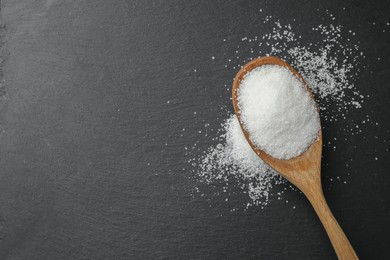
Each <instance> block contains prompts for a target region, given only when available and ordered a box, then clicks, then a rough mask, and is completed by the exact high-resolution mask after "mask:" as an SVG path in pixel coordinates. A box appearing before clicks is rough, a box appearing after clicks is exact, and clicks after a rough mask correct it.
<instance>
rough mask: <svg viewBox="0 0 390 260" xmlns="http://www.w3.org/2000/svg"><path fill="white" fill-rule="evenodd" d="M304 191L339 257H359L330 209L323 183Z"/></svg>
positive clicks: (347, 259) (344, 259) (345, 259)
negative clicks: (323, 190)
mask: <svg viewBox="0 0 390 260" xmlns="http://www.w3.org/2000/svg"><path fill="white" fill-rule="evenodd" d="M304 193H305V195H306V197H307V198H308V199H309V201H310V203H311V204H312V206H313V208H314V210H315V211H316V213H317V215H318V217H319V218H320V220H321V223H322V225H323V226H324V228H325V230H326V233H327V234H328V236H329V239H330V242H331V243H332V245H333V248H334V250H335V251H336V255H337V257H338V259H342V260H349V259H352V260H354V259H359V258H358V256H357V255H356V253H355V250H354V249H353V247H352V245H351V243H350V242H349V240H348V238H347V236H346V235H345V234H344V232H343V230H342V229H341V227H340V225H339V224H338V223H337V220H336V218H335V217H334V216H333V214H332V212H331V210H330V209H329V206H328V204H327V203H326V200H325V197H324V194H323V192H322V188H321V183H319V185H314V187H312V189H309V190H307V191H305V192H304Z"/></svg>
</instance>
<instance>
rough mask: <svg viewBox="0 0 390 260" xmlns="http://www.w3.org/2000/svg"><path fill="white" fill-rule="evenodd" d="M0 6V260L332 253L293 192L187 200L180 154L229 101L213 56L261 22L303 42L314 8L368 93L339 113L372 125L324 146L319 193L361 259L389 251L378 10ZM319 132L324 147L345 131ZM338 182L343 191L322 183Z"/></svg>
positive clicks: (383, 18) (301, 4) (263, 4)
mask: <svg viewBox="0 0 390 260" xmlns="http://www.w3.org/2000/svg"><path fill="white" fill-rule="evenodd" d="M1 6H2V22H3V24H5V25H6V43H5V44H4V45H3V47H2V48H3V50H2V56H3V58H4V57H7V60H6V61H5V62H3V64H2V72H3V74H4V78H5V80H6V82H5V87H6V91H7V93H8V96H9V100H8V102H7V103H6V104H5V105H4V107H3V109H2V111H1V113H0V124H1V125H2V126H3V128H4V133H3V135H2V139H1V141H0V167H1V168H0V169H1V170H0V221H1V231H0V236H1V242H0V258H1V259H334V258H335V254H334V252H333V249H332V247H331V245H330V242H329V241H328V238H327V236H326V234H325V232H324V230H323V228H322V226H321V225H320V222H319V220H318V219H317V217H316V215H315V214H314V211H313V210H312V208H311V207H310V205H309V203H308V202H307V201H306V200H305V198H304V197H303V195H301V194H299V193H298V192H294V191H288V192H287V193H286V194H285V197H287V198H288V200H289V201H290V203H293V204H294V205H296V209H295V210H292V208H291V206H290V205H289V204H287V203H285V202H284V201H283V202H279V201H273V203H271V204H270V205H269V206H267V207H266V208H265V209H263V210H260V209H259V208H258V207H251V208H249V209H248V210H247V211H238V212H230V211H229V209H230V208H231V207H232V206H235V205H239V204H242V203H243V201H244V199H243V198H241V197H240V196H237V198H236V199H234V200H233V201H231V202H230V203H231V204H230V205H229V204H226V203H222V201H219V199H218V197H217V198H213V200H212V201H210V200H206V199H202V198H199V197H196V198H191V197H190V196H189V194H190V191H191V188H192V187H193V186H194V183H193V182H192V180H191V179H190V177H191V172H190V171H189V170H187V167H188V163H187V159H188V158H186V157H185V155H184V147H185V146H191V145H192V144H193V143H194V142H196V141H198V142H199V145H200V146H204V147H205V148H207V147H208V146H209V145H210V144H209V143H208V140H209V139H206V138H204V139H202V138H203V137H199V135H198V131H199V129H201V128H202V127H203V125H204V121H207V122H211V127H214V128H217V127H218V126H219V125H220V123H222V122H223V120H224V118H225V115H224V114H223V112H222V111H221V110H220V109H219V107H220V106H222V105H226V106H230V100H229V97H228V94H227V93H226V91H225V90H224V89H225V88H224V87H223V85H224V84H230V83H231V79H232V77H233V76H234V75H235V73H236V71H234V70H232V69H226V68H225V67H224V63H223V61H222V60H220V59H218V57H221V56H224V55H226V53H230V52H232V51H233V50H234V49H235V44H234V43H235V41H236V42H239V41H240V40H241V37H243V36H247V35H251V34H256V33H258V31H259V30H261V28H262V27H261V26H264V25H262V24H261V23H260V20H261V19H263V18H264V17H265V16H266V15H273V16H276V17H278V18H279V19H280V20H281V21H282V22H283V23H289V22H291V21H292V20H293V19H296V21H295V24H298V25H299V26H298V27H297V28H298V32H299V33H301V34H303V35H305V36H306V37H307V41H308V42H309V41H310V31H309V28H311V26H313V25H314V24H319V23H321V22H322V21H323V19H325V18H324V14H325V13H326V10H329V12H330V13H332V14H333V15H334V16H335V17H336V21H335V23H338V24H341V25H343V26H344V28H345V29H346V30H348V29H353V30H354V31H355V32H356V38H357V39H358V40H359V41H360V47H361V49H362V50H363V51H364V53H365V54H366V56H367V59H366V62H367V69H365V70H364V71H363V72H362V74H361V76H360V77H359V78H358V79H357V88H358V89H359V90H360V91H361V92H362V93H363V94H364V95H367V94H369V95H370V96H371V98H369V99H366V100H365V103H364V106H363V108H362V110H356V111H354V112H352V114H351V115H350V120H354V121H355V120H359V119H361V118H362V117H363V115H365V114H370V115H371V118H372V120H374V121H375V122H378V126H373V125H367V126H365V127H364V129H363V130H364V134H362V135H356V136H351V137H350V138H349V140H348V141H338V142H337V143H336V144H337V147H338V149H337V150H336V151H334V152H333V151H331V148H329V147H325V148H324V167H323V176H324V178H323V180H324V183H323V185H324V188H325V195H326V197H327V200H328V202H329V205H330V207H331V208H332V210H333V212H334V215H335V216H336V217H337V219H338V220H339V222H340V224H341V226H342V227H343V228H344V230H345V232H346V234H347V235H348V237H349V238H350V240H351V243H352V244H353V245H354V247H355V249H356V251H357V253H358V255H359V256H360V257H361V259H388V258H389V252H388V248H387V247H388V245H389V243H390V239H389V237H390V236H389V234H390V222H389V219H390V206H389V205H390V189H389V188H388V187H389V185H390V175H389V172H388V169H389V161H390V158H389V153H388V151H387V150H386V149H388V147H389V145H388V142H389V141H388V137H389V133H388V131H389V121H388V119H389V118H390V117H389V114H390V112H389V97H390V96H389V91H390V90H389V89H390V86H389V81H390V59H389V57H390V53H389V50H390V48H389V47H390V46H389V42H390V37H389V32H390V27H389V26H387V25H386V23H388V22H390V18H389V13H390V3H389V1H376V2H367V1H344V2H341V1H333V0H332V1H318V0H317V1H214V2H211V1H198V2H184V1H164V2H163V1H125V0H114V1H103V0H96V1H76V0H67V1H59V0H47V1H43V0H7V1H4V0H3V1H1ZM343 8H345V9H343ZM259 9H262V10H263V12H262V14H260V13H259V12H258V10H259ZM373 23H375V24H373ZM383 29H385V30H386V32H385V33H384V32H383ZM224 38H226V39H229V43H230V44H231V45H229V44H224V45H222V44H221V40H222V39H224ZM212 56H216V57H217V59H216V60H212V59H211V58H210V57H212ZM378 57H380V60H378ZM194 68H197V73H194ZM168 100H169V101H171V102H170V104H169V105H168V104H167V101H168ZM194 111H197V114H196V115H194V113H193V112H194ZM324 124H325V127H326V131H325V132H324V138H325V140H324V141H325V142H326V139H327V138H330V137H331V136H335V135H336V134H337V132H338V131H339V129H342V127H343V124H344V123H343V122H339V123H333V124H329V123H324ZM183 128H186V129H187V130H186V133H185V135H184V136H183V137H181V136H180V135H181V134H182V131H181V130H182V129H183ZM199 138H201V139H199ZM165 143H168V146H165ZM375 157H378V160H377V161H376V160H374V158H375ZM351 160H352V161H351ZM346 161H349V167H346V166H345V162H346ZM183 168H186V170H183ZM348 174H349V175H348ZM335 176H342V177H344V178H346V179H347V180H348V183H347V184H346V185H341V184H333V186H332V188H331V189H329V188H328V187H329V186H330V185H332V183H330V181H329V178H331V177H335Z"/></svg>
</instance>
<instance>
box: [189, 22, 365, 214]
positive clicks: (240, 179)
mask: <svg viewBox="0 0 390 260" xmlns="http://www.w3.org/2000/svg"><path fill="white" fill-rule="evenodd" d="M328 15H329V16H330V17H331V18H332V20H334V17H333V16H332V14H328ZM263 23H268V24H270V23H271V24H273V28H272V30H271V31H270V32H268V33H264V34H262V35H257V36H251V37H242V39H241V43H240V44H238V45H237V47H236V49H235V51H234V53H233V54H227V56H228V57H227V58H226V64H225V68H230V69H233V70H234V71H237V70H238V69H239V68H241V67H242V66H243V65H244V64H245V63H247V62H248V61H250V60H252V59H255V58H257V57H261V56H268V55H272V56H277V57H279V58H282V59H285V60H286V61H287V62H289V63H290V64H291V65H292V66H293V67H294V68H295V69H296V70H297V71H298V72H299V73H300V74H301V75H302V76H303V77H304V79H305V80H306V82H307V84H308V86H309V87H310V88H311V90H312V92H313V94H314V96H315V98H316V101H317V103H318V106H319V109H320V114H321V117H322V119H323V120H324V121H327V122H332V121H344V124H343V125H345V128H344V129H340V130H342V131H343V132H344V133H346V134H350V135H354V134H359V133H361V132H362V130H361V128H359V126H358V125H359V124H364V123H367V122H370V118H369V115H366V116H365V118H364V120H363V121H362V122H352V125H351V123H349V121H350V120H348V113H349V111H351V110H356V109H360V108H361V107H362V104H363V101H364V98H365V97H364V96H363V95H361V94H360V93H359V91H358V90H357V89H356V88H355V86H354V79H355V78H357V76H358V74H359V72H360V69H363V68H364V66H363V65H362V61H363V59H364V58H365V56H364V54H363V52H361V51H360V50H359V46H358V43H353V42H354V41H352V40H351V39H350V38H348V37H349V35H352V34H353V33H352V31H349V32H345V31H343V28H342V26H340V25H333V24H327V25H323V24H322V25H318V26H316V27H313V28H312V33H311V34H313V33H316V37H317V38H318V40H317V41H316V42H311V43H309V44H305V43H304V41H303V40H302V36H301V35H297V34H296V33H295V32H294V27H293V25H291V24H286V25H283V24H281V23H280V22H279V21H278V20H275V19H273V18H272V17H270V16H267V17H265V19H264V20H263ZM313 38H315V37H313ZM222 42H223V43H224V44H229V45H231V43H229V41H228V40H227V39H223V40H222ZM346 43H348V44H346ZM235 44H236V43H235ZM213 57H214V56H213ZM214 59H218V57H215V58H214ZM214 59H213V60H214ZM225 88H226V90H227V91H228V92H229V93H230V89H231V87H230V82H229V84H226V85H225ZM229 97H230V94H228V93H227V94H226V99H228V98H229ZM223 110H224V111H226V114H227V119H226V121H225V123H224V124H222V127H221V129H220V130H219V135H218V136H217V137H215V138H213V139H212V140H219V144H217V145H213V146H210V147H209V148H208V149H206V150H201V149H200V148H196V144H195V145H194V148H193V149H192V151H190V152H188V155H189V156H190V157H191V158H190V159H189V163H190V164H191V165H192V167H193V173H194V176H195V179H196V180H197V183H198V184H197V185H196V187H195V191H196V192H198V194H201V195H202V196H203V195H205V192H204V190H202V187H203V186H204V185H206V187H207V186H208V187H211V188H212V189H214V190H215V194H216V195H220V194H221V192H222V193H223V194H226V196H227V197H228V195H229V194H231V193H235V192H236V190H237V188H232V186H231V184H230V183H231V182H232V180H233V182H234V183H237V185H236V186H235V187H238V188H239V193H241V194H247V197H248V200H247V203H246V204H245V206H244V207H245V208H248V207H249V206H252V205H260V206H261V207H263V206H265V205H267V204H268V203H269V201H270V198H271V196H272V195H274V196H276V197H277V199H279V200H281V199H282V193H283V192H282V191H283V190H286V189H287V188H289V187H291V188H292V186H291V185H289V184H288V183H287V182H286V181H285V180H284V179H283V178H282V177H280V176H279V175H278V174H277V173H275V172H274V171H273V170H272V169H270V168H269V167H268V166H267V165H266V164H265V163H264V162H263V161H261V159H259V158H258V157H257V156H256V154H255V153H254V152H253V151H252V150H251V148H250V147H249V145H248V144H247V142H246V140H245V138H244V136H243V134H242V131H241V129H240V128H239V124H238V122H237V119H236V117H235V116H234V115H232V114H231V113H232V112H231V109H230V108H229V109H227V108H223ZM345 140H347V137H345ZM326 145H329V146H330V145H331V142H329V143H328V144H326ZM334 149H336V147H335V146H334ZM336 179H337V180H339V181H342V182H344V183H346V182H345V181H343V180H341V179H340V178H339V177H337V178H336ZM330 181H333V179H332V178H331V179H330ZM275 185H282V188H281V189H280V188H278V189H275V188H274V187H275ZM280 190H282V191H280ZM206 194H207V193H206ZM226 200H227V198H226ZM287 202H288V201H286V203H287ZM236 207H239V206H235V207H234V208H233V209H231V210H236V209H237V208H236Z"/></svg>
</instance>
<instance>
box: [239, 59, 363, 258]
mask: <svg viewBox="0 0 390 260" xmlns="http://www.w3.org/2000/svg"><path fill="white" fill-rule="evenodd" d="M266 64H268V65H279V66H284V67H286V68H288V69H289V70H290V71H291V72H292V73H293V74H294V75H295V76H297V77H298V78H299V79H300V80H301V81H302V82H303V84H304V85H305V87H306V89H307V91H308V92H309V93H310V95H311V97H312V99H313V100H314V97H313V94H312V93H311V91H310V89H309V87H308V86H307V84H306V82H305V81H304V79H303V78H302V76H301V75H299V73H298V72H296V71H295V70H294V69H293V68H292V67H291V66H290V65H289V64H288V63H287V62H285V61H283V60H281V59H279V58H276V57H262V58H259V59H256V60H253V61H251V62H249V63H247V64H246V65H245V66H244V67H243V68H242V69H241V70H240V71H239V72H238V73H237V75H236V77H235V79H234V82H233V106H234V111H235V113H236V115H237V118H238V121H239V123H240V125H241V128H242V131H243V132H244V135H245V138H246V140H247V141H248V143H249V144H250V146H251V147H252V149H253V150H254V151H255V152H256V154H257V155H258V156H260V158H261V159H262V160H263V161H264V162H266V163H267V164H268V165H270V166H271V167H272V168H273V169H275V170H276V171H277V172H279V173H280V174H281V175H282V176H283V177H285V178H286V179H287V180H289V181H290V182H291V183H292V184H294V185H295V186H297V187H298V188H299V189H300V190H301V191H302V192H303V193H304V194H305V195H306V197H307V198H308V199H309V201H310V203H311V204H312V206H313V208H314V210H315V211H316V212H317V215H318V217H319V218H320V220H321V222H322V224H323V226H324V228H325V230H326V232H327V234H328V236H329V239H330V241H331V242H332V245H333V248H334V250H335V251H336V254H337V257H338V258H339V259H358V257H357V255H356V253H355V251H354V249H353V248H352V246H351V244H350V242H349V241H348V238H347V237H346V236H345V234H344V232H343V230H342V229H341V227H340V226H339V224H338V223H337V221H336V219H335V217H334V216H333V214H332V212H331V211H330V209H329V206H328V204H327V203H326V201H325V197H324V194H323V192H322V186H321V153H322V132H321V130H320V132H319V137H318V140H316V141H315V142H314V143H313V144H311V145H310V147H309V148H308V149H307V150H306V151H305V152H304V153H302V154H301V155H299V156H297V157H294V158H292V159H289V160H280V159H276V158H273V157H272V156H270V155H268V154H267V153H265V152H264V151H262V150H261V149H260V148H259V147H256V146H255V145H254V144H253V143H252V142H251V139H250V138H249V134H248V132H247V131H246V130H245V128H244V127H243V124H242V121H241V118H240V108H239V106H238V102H237V97H238V88H239V87H240V83H241V80H242V79H243V77H244V75H245V74H246V73H248V72H250V71H251V70H253V69H254V68H257V67H259V66H262V65H266ZM317 112H318V110H317Z"/></svg>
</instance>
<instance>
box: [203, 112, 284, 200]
mask: <svg viewBox="0 0 390 260" xmlns="http://www.w3.org/2000/svg"><path fill="white" fill-rule="evenodd" d="M223 129H224V132H223V133H222V134H221V139H222V140H223V142H221V143H219V144H217V145H216V146H212V147H210V148H209V149H208V150H207V152H206V153H205V155H204V156H202V157H201V159H200V163H199V164H198V167H199V168H198V169H197V170H198V172H197V176H198V178H199V181H201V182H202V183H206V184H212V183H215V182H216V181H221V182H222V183H224V184H227V183H229V180H230V179H232V178H236V179H239V181H240V184H241V185H240V186H241V188H242V189H243V190H245V193H247V194H248V196H249V198H250V199H251V201H252V203H253V204H255V205H262V206H265V205H267V204H268V198H269V195H270V194H269V193H270V190H271V188H272V185H273V184H275V183H276V184H280V183H283V182H284V180H283V178H281V177H280V176H279V175H278V174H277V173H275V171H273V170H272V169H271V168H270V167H269V166H268V165H267V164H265V163H264V162H263V161H262V160H261V159H260V158H259V157H258V156H257V154H256V153H255V152H254V151H253V150H252V148H251V147H250V146H249V144H248V142H247V141H246V139H245V137H244V135H243V134H242V130H241V127H240V124H239V123H238V120H237V117H236V116H235V115H231V116H230V117H229V118H228V119H227V120H226V122H225V124H224V125H223ZM260 184H261V185H260ZM225 189H226V188H225Z"/></svg>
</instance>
